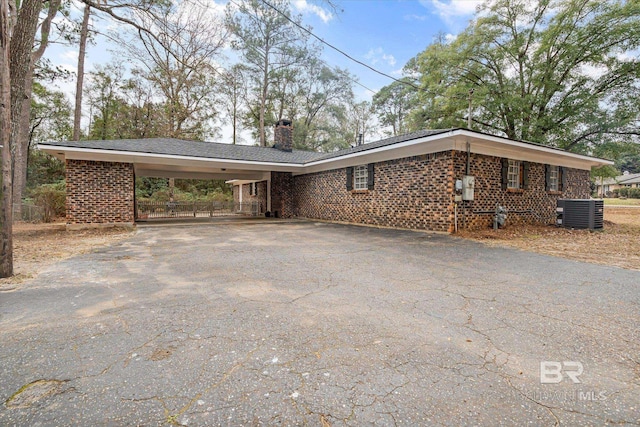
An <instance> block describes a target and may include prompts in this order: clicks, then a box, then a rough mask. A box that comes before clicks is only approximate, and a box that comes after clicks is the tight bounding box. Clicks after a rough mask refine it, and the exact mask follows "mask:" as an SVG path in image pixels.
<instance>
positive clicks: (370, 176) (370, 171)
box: [367, 163, 375, 190]
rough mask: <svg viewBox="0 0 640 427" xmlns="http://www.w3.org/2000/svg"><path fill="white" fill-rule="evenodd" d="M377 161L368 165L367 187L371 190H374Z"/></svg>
mask: <svg viewBox="0 0 640 427" xmlns="http://www.w3.org/2000/svg"><path fill="white" fill-rule="evenodd" d="M374 165H375V163H369V164H368V165H367V188H368V189H369V190H373V184H374V178H373V174H374V172H375V167H374Z"/></svg>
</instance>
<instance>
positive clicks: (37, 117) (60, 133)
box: [29, 82, 72, 148]
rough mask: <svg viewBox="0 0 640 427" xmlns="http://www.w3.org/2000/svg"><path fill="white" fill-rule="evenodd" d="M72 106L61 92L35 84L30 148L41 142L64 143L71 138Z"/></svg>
mask: <svg viewBox="0 0 640 427" xmlns="http://www.w3.org/2000/svg"><path fill="white" fill-rule="evenodd" d="M71 135H72V127H71V104H70V103H69V101H68V100H67V98H66V95H65V94H64V93H63V92H60V91H54V90H50V89H47V88H46V87H45V86H44V85H42V84H40V83H39V82H34V83H33V93H32V97H31V119H30V126H29V148H32V147H33V146H34V145H35V144H37V143H39V142H47V141H64V140H67V139H69V138H70V137H71Z"/></svg>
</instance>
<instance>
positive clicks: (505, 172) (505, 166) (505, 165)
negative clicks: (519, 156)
mask: <svg viewBox="0 0 640 427" xmlns="http://www.w3.org/2000/svg"><path fill="white" fill-rule="evenodd" d="M508 185H509V159H502V189H503V190H506V189H507V186H508Z"/></svg>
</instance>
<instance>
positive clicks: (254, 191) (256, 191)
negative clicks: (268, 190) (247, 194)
mask: <svg viewBox="0 0 640 427" xmlns="http://www.w3.org/2000/svg"><path fill="white" fill-rule="evenodd" d="M253 185H255V187H254V189H253V195H254V196H257V195H258V183H257V182H255V183H254V184H253Z"/></svg>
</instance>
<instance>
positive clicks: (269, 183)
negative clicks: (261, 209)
mask: <svg viewBox="0 0 640 427" xmlns="http://www.w3.org/2000/svg"><path fill="white" fill-rule="evenodd" d="M269 175H271V174H269ZM267 212H271V178H267Z"/></svg>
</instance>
